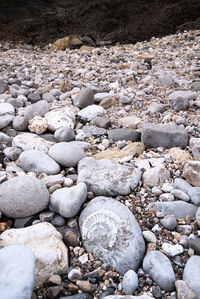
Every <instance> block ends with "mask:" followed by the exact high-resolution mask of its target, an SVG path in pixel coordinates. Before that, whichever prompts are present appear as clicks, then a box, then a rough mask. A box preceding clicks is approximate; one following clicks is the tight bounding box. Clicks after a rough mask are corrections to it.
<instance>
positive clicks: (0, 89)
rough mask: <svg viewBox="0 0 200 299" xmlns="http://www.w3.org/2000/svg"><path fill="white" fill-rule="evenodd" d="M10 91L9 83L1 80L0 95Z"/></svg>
mask: <svg viewBox="0 0 200 299" xmlns="http://www.w3.org/2000/svg"><path fill="white" fill-rule="evenodd" d="M7 89H8V83H7V82H5V81H4V80H2V79H0V94H2V93H4V92H5V91H6V90H7Z"/></svg>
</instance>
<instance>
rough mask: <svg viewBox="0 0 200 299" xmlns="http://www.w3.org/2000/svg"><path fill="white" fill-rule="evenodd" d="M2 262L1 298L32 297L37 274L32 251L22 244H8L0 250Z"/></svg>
mask: <svg viewBox="0 0 200 299" xmlns="http://www.w3.org/2000/svg"><path fill="white" fill-rule="evenodd" d="M16 257H17V258H16ZM0 264H1V279H0V298H1V299H8V298H9V299H20V298H27V299H28V298H31V296H32V292H33V286H34V275H35V256H34V254H33V253H32V251H31V250H30V249H28V248H27V247H25V246H21V245H13V246H7V247H5V248H3V249H1V250H0Z"/></svg>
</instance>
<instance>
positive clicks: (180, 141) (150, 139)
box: [141, 123, 188, 148]
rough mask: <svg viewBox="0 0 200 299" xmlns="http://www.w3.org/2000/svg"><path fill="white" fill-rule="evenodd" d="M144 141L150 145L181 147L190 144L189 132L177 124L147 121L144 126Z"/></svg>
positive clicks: (142, 137) (142, 138)
mask: <svg viewBox="0 0 200 299" xmlns="http://www.w3.org/2000/svg"><path fill="white" fill-rule="evenodd" d="M141 140H142V142H143V143H144V144H145V145H147V146H150V147H160V146H162V147H166V148H171V147H181V148H184V147H186V146H187V144H188V132H186V131H185V129H184V128H183V127H181V126H177V125H175V124H169V125H164V124H152V123H146V124H144V125H143V127H142V136H141Z"/></svg>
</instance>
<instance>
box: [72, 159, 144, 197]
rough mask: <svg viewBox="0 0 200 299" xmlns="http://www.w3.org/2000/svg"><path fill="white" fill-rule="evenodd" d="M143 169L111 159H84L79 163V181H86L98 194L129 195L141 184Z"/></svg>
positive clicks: (90, 188)
mask: <svg viewBox="0 0 200 299" xmlns="http://www.w3.org/2000/svg"><path fill="white" fill-rule="evenodd" d="M140 178H141V171H140V170H139V169H138V168H134V167H133V166H131V165H130V166H127V165H126V166H125V165H120V164H118V163H114V162H112V161H111V160H107V159H102V160H95V159H93V158H88V157H87V158H85V159H82V160H81V161H80V162H79V164H78V180H77V181H78V182H79V183H80V182H84V183H86V185H87V187H88V189H89V190H90V191H92V192H94V194H96V195H105V196H112V195H118V194H121V195H127V194H129V193H130V192H131V191H132V190H134V188H135V187H137V185H138V184H139V181H140Z"/></svg>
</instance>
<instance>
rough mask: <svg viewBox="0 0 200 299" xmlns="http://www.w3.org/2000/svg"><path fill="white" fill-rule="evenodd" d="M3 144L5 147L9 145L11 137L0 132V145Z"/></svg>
mask: <svg viewBox="0 0 200 299" xmlns="http://www.w3.org/2000/svg"><path fill="white" fill-rule="evenodd" d="M2 142H3V143H4V144H6V145H11V144H12V137H9V136H8V135H6V134H5V133H3V132H0V143H2Z"/></svg>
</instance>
